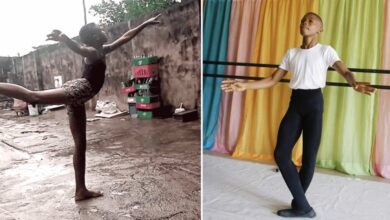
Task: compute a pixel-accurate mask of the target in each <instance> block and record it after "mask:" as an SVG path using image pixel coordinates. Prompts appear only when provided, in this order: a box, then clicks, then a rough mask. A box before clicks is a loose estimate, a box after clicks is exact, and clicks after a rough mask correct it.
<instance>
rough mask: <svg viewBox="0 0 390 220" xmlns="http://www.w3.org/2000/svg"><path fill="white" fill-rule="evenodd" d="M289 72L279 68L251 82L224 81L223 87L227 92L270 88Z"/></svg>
mask: <svg viewBox="0 0 390 220" xmlns="http://www.w3.org/2000/svg"><path fill="white" fill-rule="evenodd" d="M286 73H287V71H286V70H284V69H280V68H278V69H277V70H275V71H274V72H273V74H272V75H271V76H269V77H267V78H264V79H262V80H256V81H251V82H240V81H237V80H224V81H222V85H221V89H222V90H223V91H225V92H242V91H245V90H247V89H264V88H269V87H272V86H274V85H276V83H278V82H279V81H280V80H281V79H282V78H283V76H285V75H286Z"/></svg>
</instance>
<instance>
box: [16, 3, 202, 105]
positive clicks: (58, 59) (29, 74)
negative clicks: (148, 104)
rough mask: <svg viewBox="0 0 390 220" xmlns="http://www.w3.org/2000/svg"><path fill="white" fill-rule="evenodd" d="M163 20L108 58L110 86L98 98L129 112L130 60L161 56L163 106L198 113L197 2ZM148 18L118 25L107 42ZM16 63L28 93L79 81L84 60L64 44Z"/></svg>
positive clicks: (175, 9) (173, 10)
mask: <svg viewBox="0 0 390 220" xmlns="http://www.w3.org/2000/svg"><path fill="white" fill-rule="evenodd" d="M148 17H150V16H148ZM160 18H161V19H160V20H161V21H162V24H161V25H159V26H150V27H147V28H146V29H144V30H143V31H142V32H141V33H140V34H139V35H137V36H136V37H135V38H134V39H133V40H132V42H131V43H128V44H126V45H124V46H122V47H121V48H119V49H117V50H116V51H114V52H112V53H111V54H109V55H107V60H106V61H107V71H106V81H105V84H104V86H103V88H102V90H101V91H100V93H99V94H98V96H97V97H98V99H101V100H110V101H115V102H116V103H117V104H118V106H119V107H120V108H121V109H122V110H126V109H127V103H126V98H127V97H125V95H124V94H121V93H120V87H121V82H122V81H126V80H127V79H128V78H129V77H130V76H131V73H132V71H131V68H132V64H131V61H132V57H133V56H135V55H141V54H152V53H153V54H154V55H157V56H160V57H162V62H161V68H160V70H161V71H160V77H161V89H162V91H161V93H162V94H161V95H162V100H163V102H164V104H165V105H173V106H178V105H180V103H181V102H183V104H184V106H185V107H187V108H194V107H195V106H196V103H197V102H198V103H199V102H200V26H199V5H198V1H196V0H187V1H183V2H182V3H181V4H179V5H176V6H173V7H172V8H170V9H167V10H165V11H162V16H161V17H160ZM146 19H147V17H144V18H139V19H137V20H135V21H131V22H130V24H131V25H129V24H128V23H118V24H115V25H113V26H110V27H107V30H106V31H107V33H108V36H109V42H112V41H113V40H114V39H116V38H118V37H119V36H121V35H122V34H123V33H125V32H126V31H127V30H128V29H129V26H130V27H131V28H134V27H136V26H137V25H138V24H140V23H142V22H143V21H144V20H146ZM18 59H20V60H19V61H20V62H18V64H19V66H18V65H17V66H18V69H21V70H22V71H23V76H24V86H26V87H27V88H29V89H34V90H38V89H51V88H54V76H58V75H61V76H62V77H63V82H66V81H68V80H71V79H75V78H78V77H80V76H81V68H82V67H81V59H82V58H81V56H79V55H77V54H75V53H73V52H72V51H70V50H69V49H68V48H66V47H65V46H64V45H61V44H56V45H50V46H42V47H40V48H39V49H37V50H36V51H34V52H31V53H30V54H28V55H25V56H23V57H21V58H18ZM20 65H21V66H22V67H20ZM89 104H91V103H89Z"/></svg>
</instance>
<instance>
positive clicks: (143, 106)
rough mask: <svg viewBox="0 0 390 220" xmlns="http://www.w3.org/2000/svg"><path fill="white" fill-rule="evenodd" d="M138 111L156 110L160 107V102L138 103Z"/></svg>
mask: <svg viewBox="0 0 390 220" xmlns="http://www.w3.org/2000/svg"><path fill="white" fill-rule="evenodd" d="M136 107H137V109H148V110H151V109H156V108H159V107H160V102H154V103H137V105H136Z"/></svg>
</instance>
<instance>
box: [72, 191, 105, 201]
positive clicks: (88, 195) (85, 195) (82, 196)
mask: <svg viewBox="0 0 390 220" xmlns="http://www.w3.org/2000/svg"><path fill="white" fill-rule="evenodd" d="M100 196H103V193H101V192H94V191H89V190H83V191H80V192H76V195H75V196H74V200H75V201H76V202H79V201H83V200H87V199H92V198H96V197H100Z"/></svg>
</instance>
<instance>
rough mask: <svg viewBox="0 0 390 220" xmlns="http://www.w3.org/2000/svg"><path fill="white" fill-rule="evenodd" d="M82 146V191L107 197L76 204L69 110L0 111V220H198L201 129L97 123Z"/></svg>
mask: <svg viewBox="0 0 390 220" xmlns="http://www.w3.org/2000/svg"><path fill="white" fill-rule="evenodd" d="M87 116H88V118H93V117H94V116H93V112H87ZM87 142H88V145H87V169H86V184H87V187H88V188H89V189H91V190H98V191H101V192H103V194H104V196H103V197H99V198H96V199H92V200H87V201H82V202H78V203H75V202H74V187H75V183H74V172H73V165H72V152H73V140H72V138H71V133H70V130H69V128H68V120H67V115H66V110H65V109H61V110H57V111H52V112H49V113H47V114H44V115H40V116H37V117H31V116H25V117H16V114H15V113H14V112H11V111H5V110H1V111H0V186H1V187H0V219H2V220H3V219H5V220H8V219H61V220H62V219H200V122H199V121H195V122H187V123H182V122H180V121H176V120H174V119H171V118H169V119H153V120H140V119H131V118H130V117H129V116H121V117H117V118H112V119H100V120H96V121H91V122H88V123H87Z"/></svg>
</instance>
